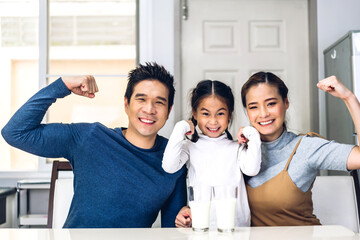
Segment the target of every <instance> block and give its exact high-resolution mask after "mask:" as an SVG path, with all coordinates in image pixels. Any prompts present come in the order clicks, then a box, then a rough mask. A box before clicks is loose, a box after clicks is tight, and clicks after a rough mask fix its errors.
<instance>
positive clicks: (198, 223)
mask: <svg viewBox="0 0 360 240" xmlns="http://www.w3.org/2000/svg"><path fill="white" fill-rule="evenodd" d="M189 206H190V209H191V218H192V228H193V229H194V230H195V231H197V230H198V231H207V230H208V229H209V219H210V218H209V217H210V201H189Z"/></svg>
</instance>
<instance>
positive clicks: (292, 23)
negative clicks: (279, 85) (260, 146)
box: [181, 0, 316, 136]
mask: <svg viewBox="0 0 360 240" xmlns="http://www.w3.org/2000/svg"><path fill="white" fill-rule="evenodd" d="M186 4H187V7H188V18H187V20H183V21H182V36H181V44H182V45H181V46H182V50H181V54H182V62H181V65H182V66H181V68H182V70H181V79H182V80H181V81H182V100H183V103H182V116H183V118H188V117H189V114H190V112H191V111H190V106H189V91H190V89H191V88H193V87H195V85H196V83H197V82H199V81H200V80H203V79H211V80H220V81H223V82H225V83H227V84H228V85H230V86H231V87H232V89H233V92H234V95H235V100H236V102H235V116H234V119H233V124H232V127H231V128H230V130H231V133H232V134H235V133H236V130H237V129H238V128H239V126H244V125H248V120H247V118H246V115H245V111H244V109H243V107H242V103H241V95H240V91H241V87H242V85H243V84H244V83H245V81H246V80H247V79H248V78H249V77H250V75H251V74H253V73H255V72H257V71H260V70H261V71H271V72H273V73H275V74H277V75H278V76H279V77H280V78H281V79H283V80H284V82H285V83H286V85H287V86H288V88H289V100H290V108H289V111H288V114H287V126H288V129H289V130H292V131H295V132H306V131H308V130H309V129H310V111H309V105H310V102H309V43H308V10H307V8H308V3H307V0H187V1H186ZM311 87H316V86H311ZM233 136H234V135H233Z"/></svg>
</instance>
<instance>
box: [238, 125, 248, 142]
mask: <svg viewBox="0 0 360 240" xmlns="http://www.w3.org/2000/svg"><path fill="white" fill-rule="evenodd" d="M244 128H245V127H240V128H239V131H238V133H237V134H236V138H237V140H238V143H240V144H243V143H247V142H248V141H249V139H247V138H246V137H245V135H244V134H243V131H244Z"/></svg>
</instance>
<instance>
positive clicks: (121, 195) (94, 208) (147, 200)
mask: <svg viewBox="0 0 360 240" xmlns="http://www.w3.org/2000/svg"><path fill="white" fill-rule="evenodd" d="M69 94H70V91H69V90H68V89H67V87H66V86H65V84H64V83H63V81H62V79H58V80H57V81H55V82H54V83H52V84H50V85H49V86H47V87H45V88H43V89H42V90H40V91H39V92H38V93H37V94H35V95H34V96H33V97H32V98H30V99H29V101H28V102H26V103H25V104H24V105H23V106H22V107H21V108H20V109H19V110H18V111H17V112H16V113H15V115H14V116H13V117H12V118H11V119H10V121H9V122H8V123H7V125H6V126H5V127H4V128H3V129H2V131H1V133H2V135H3V137H4V139H5V140H6V141H7V142H8V143H9V144H10V145H12V146H14V147H17V148H20V149H22V150H24V151H27V152H29V153H33V154H36V155H39V156H42V157H49V158H59V157H64V158H66V159H68V160H69V161H70V163H71V165H72V168H73V172H74V197H73V200H72V203H71V207H70V211H69V215H68V217H67V219H66V222H65V225H64V227H67V228H75V227H76V228H89V227H94V228H119V227H127V228H130V227H151V225H152V223H153V222H154V221H155V219H156V217H157V214H158V212H159V210H161V215H162V217H161V225H162V227H174V222H175V217H176V215H177V213H178V211H179V210H180V208H181V207H182V206H184V205H186V182H185V179H186V169H185V168H183V169H182V170H181V171H179V172H177V173H175V174H168V173H166V172H164V171H163V169H162V167H161V161H162V157H163V153H164V150H165V146H166V144H167V139H166V138H164V137H161V136H157V138H156V141H155V145H154V146H153V148H151V149H142V148H138V147H136V146H134V145H132V144H131V143H130V142H128V141H127V140H126V139H125V137H124V136H123V134H122V129H121V128H115V129H110V128H107V127H105V126H104V125H102V124H100V123H73V124H61V123H52V124H41V121H42V119H43V117H44V115H45V113H46V111H47V109H48V108H49V107H50V106H51V104H52V103H54V102H55V101H56V99H57V98H63V97H65V96H67V95H69Z"/></svg>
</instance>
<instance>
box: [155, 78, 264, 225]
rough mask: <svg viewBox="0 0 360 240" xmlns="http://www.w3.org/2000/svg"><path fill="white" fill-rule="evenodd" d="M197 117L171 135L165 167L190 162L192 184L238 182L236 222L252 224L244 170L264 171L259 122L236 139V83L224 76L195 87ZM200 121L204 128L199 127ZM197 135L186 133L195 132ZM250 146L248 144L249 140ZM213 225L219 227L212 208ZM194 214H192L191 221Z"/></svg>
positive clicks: (249, 172) (193, 103)
mask: <svg viewBox="0 0 360 240" xmlns="http://www.w3.org/2000/svg"><path fill="white" fill-rule="evenodd" d="M191 108H192V117H191V121H180V122H178V123H177V124H176V125H175V127H174V130H173V132H172V134H171V136H170V139H169V142H168V144H167V146H166V149H165V152H164V158H163V163H162V166H163V169H164V170H165V171H166V172H169V173H173V172H176V171H178V170H179V169H181V167H182V166H183V165H184V164H185V163H187V167H188V168H189V185H190V186H195V185H208V186H217V185H237V186H238V189H239V197H238V199H237V212H236V219H235V226H249V225H250V211H249V206H248V201H247V195H246V191H245V183H244V178H243V175H242V173H244V174H246V175H249V176H253V175H256V174H257V173H258V172H259V169H260V161H261V151H260V145H261V143H260V135H259V133H258V132H257V131H256V129H255V128H253V127H245V128H241V129H240V130H239V133H238V135H239V137H238V142H239V143H241V145H239V143H237V142H234V141H232V136H231V134H230V133H229V131H228V125H229V122H230V120H231V116H232V113H233V111H234V96H233V94H232V92H231V89H230V87H228V86H227V85H225V84H224V83H222V82H219V81H211V80H204V81H201V82H199V83H198V84H197V86H196V87H195V89H193V91H192V93H191ZM197 125H198V126H199V129H200V130H201V133H200V134H198V133H197V131H196V129H195V127H196V126H197ZM191 134H192V138H191V141H190V140H188V139H186V138H185V135H191ZM246 141H248V142H247V148H245V142H246ZM210 216H211V217H210V228H213V227H215V225H216V221H215V212H214V208H213V207H212V208H211V212H210ZM190 218H191V214H189V216H188V217H187V218H186V219H187V224H189V223H190Z"/></svg>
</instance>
